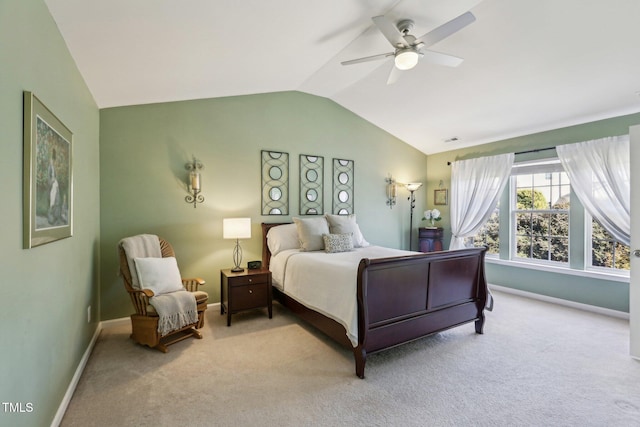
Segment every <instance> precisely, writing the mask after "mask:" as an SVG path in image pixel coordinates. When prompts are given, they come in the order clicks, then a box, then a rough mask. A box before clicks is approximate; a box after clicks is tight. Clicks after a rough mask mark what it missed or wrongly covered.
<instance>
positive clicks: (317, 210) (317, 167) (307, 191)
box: [300, 154, 324, 215]
mask: <svg viewBox="0 0 640 427" xmlns="http://www.w3.org/2000/svg"><path fill="white" fill-rule="evenodd" d="M323 214H324V157H321V156H311V155H308V154H300V215H323Z"/></svg>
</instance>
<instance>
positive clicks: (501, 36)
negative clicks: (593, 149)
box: [45, 0, 640, 154]
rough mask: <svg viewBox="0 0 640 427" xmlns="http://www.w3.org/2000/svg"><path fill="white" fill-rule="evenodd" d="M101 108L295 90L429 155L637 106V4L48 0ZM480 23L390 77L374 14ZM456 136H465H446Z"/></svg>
mask: <svg viewBox="0 0 640 427" xmlns="http://www.w3.org/2000/svg"><path fill="white" fill-rule="evenodd" d="M45 2H46V4H47V5H48V7H49V10H50V11H51V14H52V15H53V17H54V19H55V20H56V22H57V24H58V27H59V28H60V31H61V33H62V35H63V37H64V38H65V40H66V43H67V45H68V47H69V50H70V51H71V54H72V55H73V57H74V59H75V61H76V63H77V65H78V68H79V70H80V72H81V73H82V75H83V76H84V78H85V81H86V83H87V85H88V86H89V89H90V90H91V92H92V94H93V96H94V98H95V100H96V102H97V104H98V106H99V107H100V108H106V107H114V106H122V105H135V104H147V103H155V102H166V101H177V100H188V99H199V98H214V97H222V96H233V95H244V94H252V93H265V92H277V91H289V90H299V91H303V92H307V93H311V94H315V95H319V96H323V97H326V98H330V99H332V100H334V101H335V102H337V103H338V104H340V105H342V106H344V107H345V108H347V109H349V110H351V111H353V112H354V113H355V114H357V115H359V116H361V117H363V118H365V119H366V120H368V121H370V122H372V123H374V124H375V125H377V126H379V127H381V128H383V129H385V130H386V131H388V132H389V133H391V134H393V135H395V136H397V137H398V138H400V139H402V140H404V141H405V142H407V143H408V144H411V145H413V146H414V147H416V148H418V149H419V150H421V151H423V152H424V153H427V154H432V153H437V152H442V151H447V150H452V149H456V148H461V147H468V146H473V145H477V144H481V143H486V142H491V141H496V140H500V139H504V138H509V137H514V136H519V135H525V134H529V133H533V132H538V131H543V130H548V129H555V128H558V127H563V126H567V125H573V124H579V123H584V122H589V121H593V120H597V119H602V118H608V117H614V116H618V115H622V114H629V113H635V112H639V111H640V96H639V94H640V25H638V23H637V21H638V17H640V1H639V0H484V1H481V0H403V1H397V0H322V1H318V0H316V1H311V0H269V1H265V0H213V1H212V0H109V1H104V0H45ZM468 10H470V11H471V12H472V13H473V14H474V15H475V16H476V19H477V20H476V22H474V23H473V24H471V25H469V26H468V27H466V28H464V29H462V30H461V31H459V32H457V33H455V34H454V35H452V36H451V37H449V38H447V39H445V40H443V41H441V42H440V43H437V44H436V45H434V46H432V47H431V50H436V51H440V52H445V53H449V54H452V55H455V56H459V57H462V58H464V59H465V61H464V62H463V63H462V65H460V66H459V67H457V68H449V67H444V66H438V65H432V64H429V63H426V62H425V61H422V62H421V63H419V64H418V66H417V67H416V68H414V69H413V70H410V71H405V72H402V75H401V78H400V80H399V81H398V82H397V83H395V84H393V85H387V84H386V79H387V75H388V73H389V71H390V69H391V67H392V61H391V59H388V60H385V61H380V62H368V63H362V64H356V65H350V66H342V65H340V62H341V61H344V60H347V59H354V58H359V57H363V56H368V55H374V54H378V53H384V52H389V51H391V50H392V49H391V47H390V45H389V43H388V41H387V40H386V39H385V38H384V37H383V36H382V34H381V33H380V32H379V31H378V30H377V28H376V27H375V26H374V25H373V22H372V21H371V17H372V16H376V15H381V14H385V15H387V16H388V17H389V18H391V19H392V20H394V21H397V20H399V19H402V18H411V19H413V20H414V21H415V23H416V28H415V30H413V31H412V34H414V35H416V36H420V35H422V34H424V33H426V32H428V31H430V30H432V29H433V28H435V27H437V26H439V25H441V24H443V23H445V22H447V21H449V20H450V19H453V18H454V17H456V16H458V15H460V14H462V13H464V12H466V11H468ZM452 137H457V138H459V140H458V141H457V142H444V141H445V140H446V139H449V138H452Z"/></svg>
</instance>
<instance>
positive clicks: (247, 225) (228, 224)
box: [222, 218, 251, 239]
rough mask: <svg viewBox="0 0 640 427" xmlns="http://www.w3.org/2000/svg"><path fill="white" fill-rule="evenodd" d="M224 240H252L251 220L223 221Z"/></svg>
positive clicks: (230, 219) (226, 219)
mask: <svg viewBox="0 0 640 427" xmlns="http://www.w3.org/2000/svg"><path fill="white" fill-rule="evenodd" d="M222 237H223V238H224V239H250V238H251V218H225V219H223V220H222Z"/></svg>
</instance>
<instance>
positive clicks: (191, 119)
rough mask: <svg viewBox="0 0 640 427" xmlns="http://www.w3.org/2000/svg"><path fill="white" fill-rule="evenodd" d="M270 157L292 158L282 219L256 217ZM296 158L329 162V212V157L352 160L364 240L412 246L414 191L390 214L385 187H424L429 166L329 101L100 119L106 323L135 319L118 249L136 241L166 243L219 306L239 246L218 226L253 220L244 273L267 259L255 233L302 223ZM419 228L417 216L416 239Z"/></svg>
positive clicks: (190, 104) (155, 109) (401, 196)
mask: <svg viewBox="0 0 640 427" xmlns="http://www.w3.org/2000/svg"><path fill="white" fill-rule="evenodd" d="M263 149H266V150H275V151H284V152H287V153H289V174H290V181H289V190H290V192H289V194H290V196H289V201H290V211H289V213H290V214H289V215H288V216H286V217H273V216H271V217H269V216H261V215H260V213H261V199H260V194H261V179H260V168H261V161H260V151H261V150H263ZM300 154H311V155H318V156H323V157H324V160H325V171H324V183H325V191H324V198H325V212H331V208H332V206H331V184H332V173H331V165H332V159H333V158H334V157H335V158H344V159H351V160H354V162H355V213H356V215H357V219H358V223H359V224H360V226H361V228H362V232H363V234H364V236H365V238H366V239H367V240H369V241H370V242H371V243H374V244H380V245H386V246H391V247H397V248H408V240H409V215H410V212H409V202H408V201H407V197H408V195H409V193H408V192H407V191H406V190H403V189H399V190H398V199H397V205H396V206H395V207H394V208H393V209H390V208H389V207H388V206H387V205H386V203H385V202H386V197H385V194H386V192H385V185H386V184H385V178H386V177H387V175H388V174H389V173H391V174H392V175H393V176H394V178H397V179H398V181H400V182H409V181H424V180H425V179H426V164H427V156H426V155H424V154H423V153H421V152H419V151H417V150H415V149H414V148H412V147H410V146H408V145H407V144H405V143H403V142H402V141H400V140H398V139H396V138H395V137H392V136H391V135H389V134H388V133H386V132H384V131H382V130H381V129H379V128H377V127H375V126H373V125H372V124H370V123H368V122H366V121H365V120H363V119H361V118H360V117H358V116H356V115H354V114H353V113H351V112H349V111H348V110H345V109H344V108H342V107H340V106H339V105H337V104H336V103H334V102H333V101H330V100H328V99H325V98H320V97H317V96H313V95H308V94H304V93H300V92H280V93H269V94H261V95H249V96H238V97H229V98H217V99H205V100H194V101H184V102H172V103H164V104H152V105H142V106H131V107H118V108H109V109H104V110H101V112H100V176H101V178H100V180H101V185H100V204H101V223H100V226H101V253H102V259H101V266H102V268H101V271H102V276H101V279H102V280H101V304H102V319H103V320H106V319H113V318H120V317H124V316H128V315H129V314H131V310H132V308H131V302H130V300H129V297H128V296H127V294H126V292H125V290H124V287H123V285H122V282H121V280H120V279H119V278H118V277H117V275H116V273H117V270H118V260H117V252H116V247H117V244H118V241H119V240H120V239H122V238H123V237H126V236H130V235H134V234H138V233H152V234H158V235H160V236H162V237H164V238H166V239H167V240H169V241H170V242H171V243H172V245H173V246H174V249H175V250H176V254H177V258H178V263H179V266H180V269H181V272H182V274H183V276H185V277H186V276H199V277H202V278H204V279H205V280H206V281H207V286H205V288H204V290H206V291H207V292H208V293H209V296H210V302H216V301H219V299H220V297H219V289H220V288H219V287H220V269H221V268H229V267H230V266H232V250H233V244H234V242H232V241H229V240H224V239H222V219H223V218H225V217H237V216H241V217H250V218H251V220H252V238H251V239H250V240H244V241H242V242H241V245H242V248H243V250H244V257H243V264H246V261H249V260H258V259H260V258H261V250H262V245H261V242H262V241H261V231H260V223H261V222H276V221H282V220H287V221H288V220H290V219H291V217H292V216H297V215H298V214H299V203H298V198H299V196H298V191H299V184H298V182H299V155H300ZM192 156H195V157H197V159H198V160H200V161H201V162H202V163H203V164H204V170H203V171H202V182H203V184H202V194H203V195H204V197H205V202H204V203H203V204H199V205H198V206H197V208H195V209H194V207H193V205H190V204H188V203H186V202H185V201H184V197H185V195H186V187H185V182H186V177H187V171H186V170H185V167H184V165H185V163H186V162H188V161H190V160H191V158H192ZM425 195H426V193H425V192H424V187H423V189H421V190H419V191H418V192H417V193H416V198H417V201H416V211H415V213H416V216H417V215H421V213H422V212H423V211H424V201H425ZM418 213H419V214H418ZM420 218H421V216H420V217H418V218H414V230H415V228H417V227H418V226H419V224H420V221H419V219H420ZM415 232H416V233H417V230H416V231H415ZM413 247H414V248H417V238H414V239H413Z"/></svg>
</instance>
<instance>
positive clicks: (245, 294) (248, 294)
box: [229, 282, 269, 311]
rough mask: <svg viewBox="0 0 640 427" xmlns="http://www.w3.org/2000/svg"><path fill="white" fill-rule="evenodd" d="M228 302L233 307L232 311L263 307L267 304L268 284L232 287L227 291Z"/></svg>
mask: <svg viewBox="0 0 640 427" xmlns="http://www.w3.org/2000/svg"><path fill="white" fill-rule="evenodd" d="M229 300H230V301H231V306H232V307H233V308H232V311H239V310H247V309H249V308H257V307H265V306H266V305H267V303H268V302H269V287H268V283H266V282H265V283H259V284H254V285H244V286H236V285H234V286H232V287H231V288H230V289H229Z"/></svg>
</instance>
